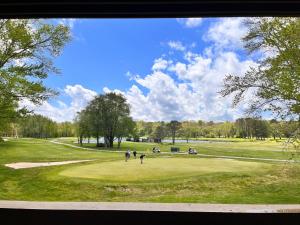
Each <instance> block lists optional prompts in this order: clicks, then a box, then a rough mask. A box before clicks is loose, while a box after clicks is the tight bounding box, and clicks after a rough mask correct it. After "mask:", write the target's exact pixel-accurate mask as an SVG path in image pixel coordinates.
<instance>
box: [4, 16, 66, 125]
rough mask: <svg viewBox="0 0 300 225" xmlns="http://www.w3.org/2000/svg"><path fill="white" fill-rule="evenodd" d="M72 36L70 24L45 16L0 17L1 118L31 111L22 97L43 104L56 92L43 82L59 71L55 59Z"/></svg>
mask: <svg viewBox="0 0 300 225" xmlns="http://www.w3.org/2000/svg"><path fill="white" fill-rule="evenodd" d="M69 40H70V32H69V28H68V27H66V26H63V25H57V26H56V25H52V24H47V23H44V22H43V21H42V20H26V19H17V20H13V19H1V20H0V120H1V123H4V122H5V121H8V120H9V119H12V118H17V117H18V116H20V115H25V114H26V113H27V112H28V111H27V110H26V109H25V108H22V109H20V108H18V106H19V102H20V101H22V100H25V101H30V102H33V103H34V104H39V103H41V102H43V101H44V100H46V99H48V98H49V97H51V96H53V95H55V94H56V92H55V91H53V90H51V89H49V88H47V87H46V86H45V85H44V84H43V79H45V78H47V76H48V74H49V73H58V72H59V71H58V69H57V68H56V67H55V66H54V65H53V59H54V58H55V57H56V56H58V55H59V54H60V53H61V51H62V48H63V47H64V46H65V44H66V43H67V42H68V41H69Z"/></svg>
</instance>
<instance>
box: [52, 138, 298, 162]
mask: <svg viewBox="0 0 300 225" xmlns="http://www.w3.org/2000/svg"><path fill="white" fill-rule="evenodd" d="M50 142H51V143H53V144H59V145H65V146H69V147H73V148H79V149H84V150H89V151H101V152H102V151H103V152H116V153H124V151H120V150H94V149H92V148H86V147H81V146H76V145H72V144H68V143H62V142H58V141H50ZM159 154H168V155H170V154H182V155H187V154H188V153H186V152H178V153H168V152H161V153H159ZM197 155H199V156H204V157H213V158H220V159H244V160H257V161H270V162H285V163H299V162H300V161H299V160H288V159H270V158H255V157H243V156H226V155H209V154H199V153H198V154H197Z"/></svg>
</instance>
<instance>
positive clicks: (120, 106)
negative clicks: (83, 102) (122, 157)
mask: <svg viewBox="0 0 300 225" xmlns="http://www.w3.org/2000/svg"><path fill="white" fill-rule="evenodd" d="M129 114H130V108H129V104H128V103H127V102H126V99H125V98H124V97H123V96H122V95H121V94H116V93H112V92H111V93H107V94H104V95H98V96H96V97H95V98H94V99H93V100H92V101H91V102H90V103H89V105H88V106H87V107H86V109H85V110H83V111H82V112H81V113H80V114H79V115H80V117H79V119H78V120H79V121H78V123H79V124H81V128H82V132H85V133H86V132H90V133H91V134H92V135H93V136H94V137H96V139H97V146H100V143H99V138H100V137H103V138H104V142H105V145H106V147H109V148H112V147H113V144H114V140H115V138H117V137H118V138H121V137H124V135H126V134H128V135H129V133H130V132H131V130H132V129H131V127H133V121H132V119H131V118H130V117H129ZM126 126H127V127H126ZM129 128H130V129H129ZM82 135H84V134H82Z"/></svg>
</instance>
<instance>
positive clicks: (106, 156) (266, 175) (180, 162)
mask: <svg viewBox="0 0 300 225" xmlns="http://www.w3.org/2000/svg"><path fill="white" fill-rule="evenodd" d="M123 144H124V146H123V147H122V148H123V149H126V148H127V147H129V146H126V143H123ZM123 144H122V145H123ZM130 144H136V143H130ZM202 144H203V143H201V146H202ZM208 144H209V143H208ZM210 144H211V143H210ZM236 144H239V143H236ZM256 144H257V149H256V148H255V145H249V143H248V142H245V143H244V145H242V143H241V145H240V146H237V145H233V146H232V147H234V148H235V149H236V150H234V151H236V152H240V151H248V152H250V151H261V152H263V153H265V152H268V151H265V149H273V147H274V146H273V145H272V144H271V143H267V142H266V144H262V145H260V144H259V143H256ZM199 145H200V144H199ZM220 146H222V145H220ZM132 147H136V148H139V149H138V151H142V150H144V148H148V147H145V146H144V147H143V144H141V143H139V144H138V145H134V146H132ZM163 147H165V148H166V150H168V149H169V147H170V146H169V145H163ZM206 147H208V146H206ZM199 148H200V146H199ZM221 148H222V147H221ZM150 149H151V147H150ZM216 149H218V147H216ZM279 149H280V148H279ZM219 150H220V151H221V150H222V151H224V152H225V151H226V148H225V149H224V147H223V149H220V147H219ZM211 151H214V152H216V150H211ZM163 157H166V158H163ZM173 157H175V158H173ZM73 159H95V160H96V161H93V162H85V163H79V164H69V165H62V166H53V167H41V168H31V169H21V170H13V169H10V168H7V167H5V166H4V164H5V163H11V162H24V161H26V162H37V161H62V160H73ZM195 160H196V161H195ZM197 160H199V161H197ZM199 162H200V163H199ZM231 162H232V163H231ZM124 164H125V162H124V155H123V154H122V153H113V152H103V151H95V150H91V151H88V150H81V149H75V148H72V147H67V146H63V145H56V144H53V143H50V142H48V141H46V140H35V139H20V140H10V141H8V142H5V143H1V144H0V199H7V200H32V201H142V202H202V203H268V204H271V203H300V188H299V185H300V179H299V178H300V166H299V165H298V164H292V163H290V164H285V163H262V162H253V161H251V162H250V161H249V162H244V161H238V160H221V159H205V158H198V157H195V156H184V155H176V156H173V155H159V154H157V155H153V156H152V155H150V154H149V155H147V157H146V159H145V164H143V165H140V164H139V160H138V159H136V161H134V159H130V162H129V163H128V164H127V166H128V165H129V166H130V168H128V167H127V168H126V167H125V166H124V167H123V166H122V165H124ZM198 164H201V165H199V168H198ZM147 165H149V166H150V167H145V170H144V171H143V170H141V169H139V168H140V167H139V166H147ZM85 167H86V168H85ZM109 167H110V168H109ZM143 168H144V167H143ZM160 168H163V170H165V171H163V172H162V171H160V170H159V169H160ZM166 168H167V169H166ZM66 171H75V172H76V171H77V173H81V174H85V175H88V176H89V175H92V174H97V176H95V177H93V178H88V176H85V177H81V178H80V177H78V176H65V174H64V173H65V172H66ZM103 173H104V174H105V173H107V175H108V177H107V178H106V179H103V176H102V175H103ZM125 175H126V176H127V178H126V176H125ZM128 175H130V176H131V177H134V176H138V177H137V178H135V179H131V180H128ZM124 179H125V180H124Z"/></svg>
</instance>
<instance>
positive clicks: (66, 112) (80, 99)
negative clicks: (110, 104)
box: [20, 84, 97, 122]
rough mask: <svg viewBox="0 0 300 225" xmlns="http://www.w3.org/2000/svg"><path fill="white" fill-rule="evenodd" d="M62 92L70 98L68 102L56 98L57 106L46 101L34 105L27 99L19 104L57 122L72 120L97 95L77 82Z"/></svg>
mask: <svg viewBox="0 0 300 225" xmlns="http://www.w3.org/2000/svg"><path fill="white" fill-rule="evenodd" d="M63 93H64V94H65V95H66V96H67V97H69V98H70V99H71V101H70V104H66V103H64V102H62V101H61V100H57V101H56V103H57V104H58V106H54V105H53V104H50V103H49V102H47V101H45V102H43V103H42V104H41V105H34V104H33V103H31V102H30V101H28V100H23V101H22V102H21V103H20V106H21V107H26V108H27V109H29V110H33V111H34V112H35V113H36V114H41V115H44V116H47V117H49V118H51V119H53V120H55V121H58V122H62V121H72V120H73V119H74V118H75V116H76V113H77V112H79V111H80V110H82V109H83V108H84V107H85V106H86V105H87V103H88V102H89V101H91V100H92V99H93V98H94V97H95V96H96V95H97V93H96V92H95V91H92V90H89V89H86V88H84V87H82V86H81V85H79V84H76V85H73V86H72V85H67V86H66V87H65V89H64V91H63ZM54 102H55V101H54Z"/></svg>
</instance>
